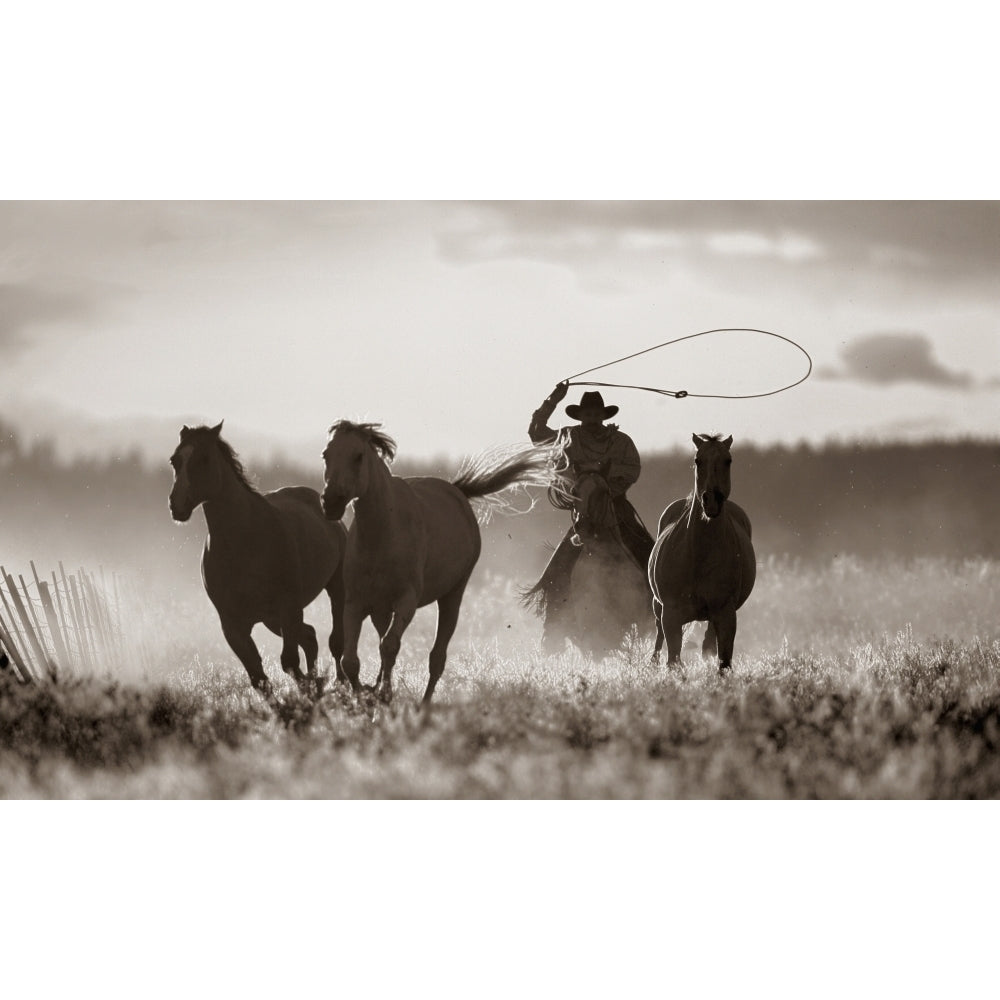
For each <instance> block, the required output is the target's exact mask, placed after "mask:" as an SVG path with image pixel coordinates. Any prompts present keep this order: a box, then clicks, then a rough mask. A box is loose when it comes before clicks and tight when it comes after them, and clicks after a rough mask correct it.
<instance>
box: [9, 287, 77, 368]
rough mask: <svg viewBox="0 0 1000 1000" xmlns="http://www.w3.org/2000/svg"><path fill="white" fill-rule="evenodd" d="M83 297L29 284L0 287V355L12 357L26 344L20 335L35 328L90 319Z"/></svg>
mask: <svg viewBox="0 0 1000 1000" xmlns="http://www.w3.org/2000/svg"><path fill="white" fill-rule="evenodd" d="M93 312H94V306H93V303H92V302H91V301H90V299H89V298H88V297H87V296H85V295H84V294H82V293H80V292H77V291H71V290H68V289H58V288H51V287H45V286H40V285H33V284H0V353H6V354H13V353H15V352H17V351H19V350H20V349H21V348H22V347H24V346H25V345H26V343H27V339H26V338H25V337H24V333H25V332H26V331H27V330H29V329H31V328H33V327H35V326H42V325H44V324H48V323H58V322H63V321H66V320H70V321H81V320H85V319H88V318H90V317H91V316H92V315H93Z"/></svg>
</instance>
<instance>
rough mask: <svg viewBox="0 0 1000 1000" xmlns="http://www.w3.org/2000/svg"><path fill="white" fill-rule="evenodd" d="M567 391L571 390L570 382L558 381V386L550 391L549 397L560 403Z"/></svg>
mask: <svg viewBox="0 0 1000 1000" xmlns="http://www.w3.org/2000/svg"><path fill="white" fill-rule="evenodd" d="M567 392H569V382H557V383H556V387H555V388H554V389H553V390H552V392H550V393H549V399H550V400H551V401H552V402H553V403H558V402H559V400H561V399H564V398H565V397H566V393H567Z"/></svg>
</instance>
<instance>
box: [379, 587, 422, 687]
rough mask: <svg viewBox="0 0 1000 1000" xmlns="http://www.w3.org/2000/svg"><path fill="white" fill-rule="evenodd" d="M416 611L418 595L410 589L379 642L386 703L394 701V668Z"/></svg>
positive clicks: (393, 611) (396, 608) (397, 607)
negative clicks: (405, 633) (405, 634)
mask: <svg viewBox="0 0 1000 1000" xmlns="http://www.w3.org/2000/svg"><path fill="white" fill-rule="evenodd" d="M416 612H417V595H416V593H415V592H414V591H412V590H409V591H407V592H406V593H405V594H404V595H403V597H402V598H401V599H400V600H399V601H398V603H397V604H396V606H395V607H394V608H393V610H392V621H391V622H390V624H389V627H388V628H387V629H386V631H385V635H383V636H382V641H381V642H380V643H379V644H378V651H379V653H380V654H381V658H382V673H381V681H380V682H379V689H378V694H379V697H380V698H381V699H382V701H383V702H384V703H385V704H386V705H388V704H389V703H390V702H391V701H392V668H393V667H394V666H395V665H396V657H397V656H399V647H400V644H401V642H402V638H403V633H404V632H405V631H406V628H407V626H408V625H409V624H410V622H411V621H413V616H414V615H415V614H416Z"/></svg>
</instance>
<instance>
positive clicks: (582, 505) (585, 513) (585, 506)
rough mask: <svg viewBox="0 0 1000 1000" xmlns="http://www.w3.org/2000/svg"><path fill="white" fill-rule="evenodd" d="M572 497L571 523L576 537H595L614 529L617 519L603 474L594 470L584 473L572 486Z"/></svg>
mask: <svg viewBox="0 0 1000 1000" xmlns="http://www.w3.org/2000/svg"><path fill="white" fill-rule="evenodd" d="M572 498H573V523H574V525H575V526H576V534H577V537H578V538H583V537H591V538H597V537H599V536H603V535H604V534H605V533H606V532H608V531H613V530H614V528H615V525H616V524H617V523H618V519H617V517H616V516H615V510H614V504H613V503H612V501H611V492H610V491H609V489H608V484H607V482H606V481H605V480H604V477H603V476H600V475H598V474H597V473H595V472H587V473H584V474H583V475H582V476H580V477H579V479H577V481H576V484H575V486H574V487H573V493H572Z"/></svg>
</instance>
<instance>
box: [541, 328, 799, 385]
mask: <svg viewBox="0 0 1000 1000" xmlns="http://www.w3.org/2000/svg"><path fill="white" fill-rule="evenodd" d="M713 333H760V334H763V335H764V336H765V337H774V338H776V339H777V340H783V341H784V342H785V343H786V344H791V345H792V347H794V348H796V349H797V350H799V351H801V352H802V353H803V354H804V355H805V357H806V361H807V362H808V365H809V366H808V368H807V369H806V373H805V375H803V376H802V377H801V378H800V379H797V380H796V381H794V382H791V383H789V384H788V385H783V386H782V387H781V388H780V389H772V390H771V391H770V392H750V393H745V394H743V395H738V396H730V395H723V394H720V393H714V392H689V391H688V390H687V389H657V388H654V387H653V386H649V385H622V384H620V383H618V382H589V381H588V382H578V381H576V380H577V379H579V378H580V376H581V375H590V374H591V372H598V371H601V369H603V368H610V367H611V366H612V365H617V364H620V363H621V362H622V361H630V360H631V359H632V358H638V357H640V356H641V355H643V354H650V353H651V352H653V351H658V350H659V349H660V348H661V347H669V346H670V345H671V344H679V343H680V342H681V341H683V340H694V338H695V337H707V336H709V335H710V334H713ZM812 370H813V360H812V357H811V356H810V354H809V352H808V351H807V350H806V349H805V348H804V347H803V346H802V345H801V344H799V343H796V342H795V341H794V340H792V339H791V337H785V336H782V334H780V333H772V332H771V331H770V330H756V329H754V328H753V327H749V326H727V327H720V328H719V329H717V330H702V331H700V332H699V333H689V334H688V335H687V336H686V337H676V338H675V339H674V340H667V341H664V342H663V343H662V344H655V345H654V346H653V347H647V348H646V349H645V350H643V351H636V352H635V353H634V354H626V355H625V357H623V358H615V360H614V361H608V362H605V363H604V364H603V365H596V366H595V367H593V368H588V369H586V371H582V372H577V373H576V374H575V375H570V376H569V377H568V378H564V379H562V380H561V381H562V382H564V383H565V384H566V385H594V386H601V387H602V388H607V389H639V390H641V391H643V392H655V393H659V395H661V396H673V398H674V399H687V398H691V399H762V398H763V397H764V396H776V395H777V394H778V393H779V392H787V391H788V390H789V389H794V388H795V387H796V386H797V385H801V384H802V383H803V382H805V380H806V379H807V378H809V376H810V375H811V374H812Z"/></svg>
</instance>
